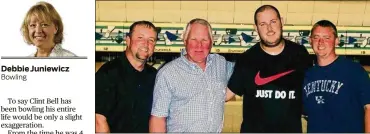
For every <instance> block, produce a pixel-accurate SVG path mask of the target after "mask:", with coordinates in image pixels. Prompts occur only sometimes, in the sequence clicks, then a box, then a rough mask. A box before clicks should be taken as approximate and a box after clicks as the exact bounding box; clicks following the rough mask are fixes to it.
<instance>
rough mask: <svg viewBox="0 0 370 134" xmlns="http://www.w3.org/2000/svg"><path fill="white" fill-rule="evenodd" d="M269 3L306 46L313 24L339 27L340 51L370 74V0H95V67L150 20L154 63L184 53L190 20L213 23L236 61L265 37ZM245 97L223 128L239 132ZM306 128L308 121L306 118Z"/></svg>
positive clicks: (218, 48)
mask: <svg viewBox="0 0 370 134" xmlns="http://www.w3.org/2000/svg"><path fill="white" fill-rule="evenodd" d="M265 4H270V5H273V6H275V7H277V8H278V10H279V11H280V14H281V17H282V18H283V21H284V27H283V37H284V38H285V39H287V40H290V41H293V42H296V43H298V44H299V45H303V46H305V47H306V49H307V50H308V52H309V53H310V56H311V58H312V59H313V60H315V59H316V57H315V54H314V52H313V50H312V48H311V46H310V44H309V35H310V30H311V28H312V25H313V24H315V23H316V22H317V21H318V20H322V19H327V20H330V21H331V22H333V23H334V24H335V25H336V26H337V29H338V37H339V39H340V43H339V45H338V46H337V47H336V53H337V54H339V55H341V56H345V57H347V58H350V59H352V60H353V61H355V62H358V63H360V64H361V65H362V66H363V67H364V68H365V70H367V72H368V74H369V77H370V17H369V16H370V0H367V1H322V0H320V1H265V0H262V1H261V0H255V1H239V0H230V1H120V0H117V1H96V20H95V21H96V26H95V47H96V52H95V55H96V56H95V63H96V66H95V68H96V71H97V70H98V69H99V68H100V67H101V66H102V65H103V64H104V63H105V62H107V61H111V60H113V59H115V58H117V57H119V56H121V55H122V52H123V51H124V50H125V48H126V45H125V38H126V37H125V35H126V34H127V33H128V32H129V27H130V25H131V24H132V22H134V21H139V20H147V21H151V22H153V23H154V25H155V26H156V27H157V29H156V30H157V32H158V33H159V34H158V37H159V39H158V41H157V42H156V46H155V50H154V54H153V56H152V57H150V59H149V60H148V63H147V64H149V65H151V66H153V67H155V68H157V69H160V68H161V67H163V65H165V64H166V63H168V62H170V61H172V60H173V59H176V58H178V57H179V56H180V53H181V51H183V49H184V44H183V41H182V34H183V31H184V28H185V26H186V23H187V22H188V21H190V20H191V19H194V18H203V19H206V20H208V21H209V22H210V23H211V25H212V34H213V35H212V36H213V39H214V44H213V47H212V50H211V53H218V54H221V55H223V56H225V58H226V59H227V60H228V61H232V62H234V61H235V60H236V58H237V56H238V55H240V54H241V53H243V52H244V51H246V50H248V49H249V48H250V47H251V46H253V45H255V44H256V43H257V42H259V41H260V38H259V36H258V33H257V32H256V31H255V30H254V28H253V24H254V18H253V16H254V12H255V10H256V9H257V8H258V7H259V6H261V5H265ZM242 100H243V98H242V97H239V96H236V97H235V98H233V99H232V101H229V102H227V103H226V104H225V113H224V128H223V131H222V132H239V131H240V124H241V121H242ZM302 121H303V124H302V128H303V131H304V132H306V121H305V119H304V118H303V117H302Z"/></svg>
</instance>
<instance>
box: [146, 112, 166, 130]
mask: <svg viewBox="0 0 370 134" xmlns="http://www.w3.org/2000/svg"><path fill="white" fill-rule="evenodd" d="M149 132H150V133H165V132H166V117H157V116H153V115H152V116H151V117H150V121H149Z"/></svg>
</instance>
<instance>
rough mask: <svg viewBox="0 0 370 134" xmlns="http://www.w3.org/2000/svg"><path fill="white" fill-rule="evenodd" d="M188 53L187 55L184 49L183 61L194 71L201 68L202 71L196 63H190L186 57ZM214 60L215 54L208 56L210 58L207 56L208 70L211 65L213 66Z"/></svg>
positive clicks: (182, 53)
mask: <svg viewBox="0 0 370 134" xmlns="http://www.w3.org/2000/svg"><path fill="white" fill-rule="evenodd" d="M186 54H187V53H186V50H185V49H184V50H183V51H182V52H181V58H182V60H183V61H184V62H185V63H186V64H187V65H189V66H190V67H191V68H192V69H196V68H199V69H200V67H199V66H198V65H197V64H196V63H194V62H191V61H189V60H188V58H186V56H185V55H186ZM213 59H214V54H211V53H210V54H208V56H207V59H206V70H207V68H208V66H210V65H211V64H212V61H213Z"/></svg>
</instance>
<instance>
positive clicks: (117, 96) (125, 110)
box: [95, 53, 157, 133]
mask: <svg viewBox="0 0 370 134" xmlns="http://www.w3.org/2000/svg"><path fill="white" fill-rule="evenodd" d="M156 73H157V70H156V69H155V68H153V67H151V66H149V65H147V64H146V65H145V67H144V70H142V71H141V72H139V71H137V70H135V69H134V67H132V65H131V64H130V63H129V61H128V59H127V57H126V55H125V53H123V56H122V57H120V58H116V59H114V60H112V61H110V62H107V63H105V64H104V65H103V66H102V67H101V68H100V69H99V71H98V72H96V74H95V113H98V114H102V115H104V116H105V117H106V118H107V122H108V125H109V128H110V131H111V133H125V132H142V133H146V132H149V117H150V112H151V109H152V101H153V89H154V81H155V76H156Z"/></svg>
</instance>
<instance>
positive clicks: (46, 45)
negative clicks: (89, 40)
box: [21, 2, 76, 57]
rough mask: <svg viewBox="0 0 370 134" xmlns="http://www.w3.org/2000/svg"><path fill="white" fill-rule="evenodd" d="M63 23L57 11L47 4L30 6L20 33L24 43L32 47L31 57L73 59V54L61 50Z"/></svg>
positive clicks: (41, 3)
mask: <svg viewBox="0 0 370 134" xmlns="http://www.w3.org/2000/svg"><path fill="white" fill-rule="evenodd" d="M63 30H64V27H63V22H62V18H61V17H60V15H59V14H58V12H57V10H56V9H55V8H54V7H53V5H51V4H50V3H47V2H38V3H36V5H34V6H32V7H31V8H30V9H29V10H28V12H27V14H26V16H25V18H24V21H23V24H22V27H21V32H22V35H23V38H24V40H25V42H26V43H27V44H29V45H34V46H35V47H36V50H35V52H34V53H32V54H31V55H30V56H32V57H74V56H76V55H75V54H74V53H73V52H71V51H69V50H66V49H63V48H62V43H63V39H64V38H63Z"/></svg>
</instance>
